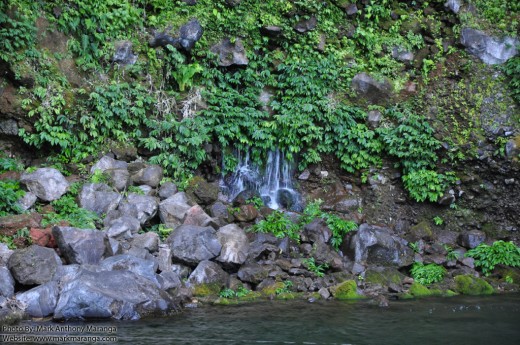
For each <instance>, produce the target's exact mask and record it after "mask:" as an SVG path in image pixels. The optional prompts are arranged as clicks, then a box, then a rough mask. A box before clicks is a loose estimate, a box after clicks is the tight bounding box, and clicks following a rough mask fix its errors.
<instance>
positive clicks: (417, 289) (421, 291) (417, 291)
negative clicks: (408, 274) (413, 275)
mask: <svg viewBox="0 0 520 345" xmlns="http://www.w3.org/2000/svg"><path fill="white" fill-rule="evenodd" d="M410 294H412V295H413V296H414V297H426V296H431V295H432V292H431V291H430V290H428V288H427V287H426V286H424V285H422V284H420V283H417V282H415V283H413V284H412V286H411V287H410Z"/></svg>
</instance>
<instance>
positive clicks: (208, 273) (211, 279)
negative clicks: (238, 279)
mask: <svg viewBox="0 0 520 345" xmlns="http://www.w3.org/2000/svg"><path fill="white" fill-rule="evenodd" d="M228 281H229V274H227V273H226V272H224V270H223V269H222V268H221V267H220V266H219V265H218V264H216V263H214V262H213V261H207V260H205V261H201V262H200V263H199V264H198V265H197V268H195V270H194V271H193V272H192V273H191V275H190V277H189V278H188V284H189V285H200V284H218V285H220V287H225V286H227V284H228Z"/></svg>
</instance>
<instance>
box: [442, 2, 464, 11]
mask: <svg viewBox="0 0 520 345" xmlns="http://www.w3.org/2000/svg"><path fill="white" fill-rule="evenodd" d="M461 6H462V4H461V2H460V0H448V1H446V3H445V4H444V7H446V8H447V9H448V10H450V11H451V12H453V13H455V14H457V13H459V11H460V7H461Z"/></svg>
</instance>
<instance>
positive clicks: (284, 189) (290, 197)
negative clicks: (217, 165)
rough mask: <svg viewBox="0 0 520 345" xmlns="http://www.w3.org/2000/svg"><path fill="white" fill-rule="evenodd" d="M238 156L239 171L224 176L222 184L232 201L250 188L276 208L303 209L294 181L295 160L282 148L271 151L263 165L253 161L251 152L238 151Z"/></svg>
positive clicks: (267, 204)
mask: <svg viewBox="0 0 520 345" xmlns="http://www.w3.org/2000/svg"><path fill="white" fill-rule="evenodd" d="M237 160H238V164H237V167H236V169H235V172H234V173H233V174H231V176H228V177H227V178H224V177H223V178H222V180H221V188H222V190H223V191H224V194H226V195H227V196H228V200H229V201H233V200H234V199H235V198H236V197H237V196H238V195H239V194H240V193H242V192H244V191H248V192H253V193H255V194H256V193H257V194H259V195H260V197H261V198H262V201H263V202H264V205H266V206H268V207H270V208H272V209H280V208H286V209H289V210H291V211H301V208H302V206H301V196H300V194H299V193H298V192H297V191H296V190H295V189H294V186H293V182H292V174H293V172H294V168H293V164H291V162H289V161H288V160H286V159H285V157H284V154H283V153H282V152H281V151H280V150H276V151H269V153H268V155H267V162H266V164H265V167H264V168H263V169H262V168H261V167H260V166H258V165H257V164H254V163H253V162H252V161H251V159H250V156H249V152H245V153H241V152H239V153H237ZM222 170H223V171H224V169H222Z"/></svg>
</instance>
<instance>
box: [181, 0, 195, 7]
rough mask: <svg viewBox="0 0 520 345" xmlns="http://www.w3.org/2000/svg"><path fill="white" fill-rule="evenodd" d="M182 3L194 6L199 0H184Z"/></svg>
mask: <svg viewBox="0 0 520 345" xmlns="http://www.w3.org/2000/svg"><path fill="white" fill-rule="evenodd" d="M182 2H184V3H186V4H188V5H190V6H194V5H196V4H197V0H182Z"/></svg>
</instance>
